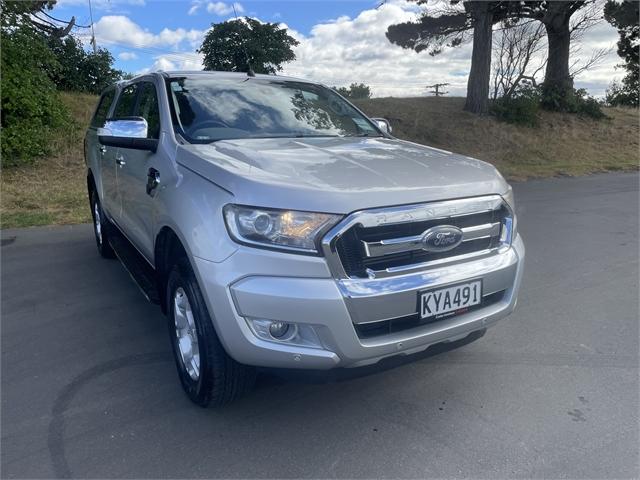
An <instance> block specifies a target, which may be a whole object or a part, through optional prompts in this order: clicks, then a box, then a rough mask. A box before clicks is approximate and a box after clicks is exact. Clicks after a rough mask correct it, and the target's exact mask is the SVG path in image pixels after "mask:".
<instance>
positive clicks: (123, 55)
mask: <svg viewBox="0 0 640 480" xmlns="http://www.w3.org/2000/svg"><path fill="white" fill-rule="evenodd" d="M118 58H119V59H120V60H124V61H127V60H135V59H136V58H138V55H136V54H135V53H134V52H120V53H119V54H118Z"/></svg>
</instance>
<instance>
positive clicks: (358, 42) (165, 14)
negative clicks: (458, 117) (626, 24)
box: [52, 0, 624, 97]
mask: <svg viewBox="0 0 640 480" xmlns="http://www.w3.org/2000/svg"><path fill="white" fill-rule="evenodd" d="M381 4H382V5H381ZM91 5H92V12H93V24H94V30H95V36H96V40H97V44H98V46H99V47H102V48H107V49H108V50H110V51H111V53H112V54H113V56H114V58H115V60H116V62H115V66H116V68H118V69H120V70H123V71H126V72H131V73H135V74H139V73H144V72H148V71H155V70H184V69H187V70H200V69H202V63H201V57H200V55H199V54H197V53H196V49H197V48H198V47H199V46H200V44H201V43H202V39H203V37H204V35H205V33H206V31H207V30H208V29H209V28H210V27H211V24H212V23H219V22H223V21H225V20H229V19H232V18H234V12H233V6H235V8H236V12H237V14H238V15H239V16H250V17H253V18H257V19H259V20H261V21H263V22H276V23H280V24H282V26H283V27H286V28H287V29H288V30H289V33H290V34H291V35H292V36H293V37H295V38H296V39H297V40H298V41H299V42H300V45H299V46H298V47H296V49H295V54H296V60H295V61H294V62H291V63H288V64H285V65H284V69H283V71H282V72H281V73H282V74H285V75H291V76H295V77H301V78H306V79H311V80H314V81H317V82H320V83H324V84H326V85H332V86H333V85H337V86H346V85H349V84H351V83H354V82H355V83H360V82H363V83H366V84H367V85H369V86H370V87H371V89H372V91H373V94H374V96H397V97H402V96H418V95H427V94H428V93H427V92H428V90H427V89H426V88H425V86H426V85H430V84H434V83H449V84H450V85H449V86H448V87H447V91H448V92H449V95H458V96H463V95H465V93H466V83H467V75H468V73H469V67H470V63H471V45H470V44H466V45H463V46H461V47H458V48H455V49H447V50H445V51H444V52H443V53H442V54H440V55H437V56H434V57H432V56H429V55H428V54H427V53H426V52H423V53H420V54H417V53H415V52H413V51H411V50H404V49H402V48H400V47H398V46H395V45H392V44H391V43H390V42H389V41H388V40H387V38H386V37H385V32H386V30H387V27H388V26H389V25H391V24H395V23H399V22H405V21H410V20H413V19H415V18H416V17H417V15H418V14H419V12H420V8H419V7H417V6H416V5H415V3H412V2H407V1H405V0H387V1H386V2H382V1H381V0H321V1H319V0H289V1H276V0H273V1H272V0H253V1H238V2H235V3H232V2H228V1H227V2H224V1H215V0H214V1H211V0H91ZM52 14H53V15H54V16H56V17H58V18H65V19H66V18H70V17H71V15H74V16H75V17H76V20H77V24H78V25H82V26H87V25H90V24H91V15H90V10H89V0H58V3H57V5H56V7H55V8H54V10H53V12H52ZM76 34H78V35H79V36H80V37H81V38H83V40H84V41H85V43H86V44H87V45H88V43H89V38H90V29H89V28H77V29H76ZM617 38H618V35H617V32H616V30H615V29H614V28H613V27H611V26H610V25H609V24H608V23H606V22H604V21H603V22H602V23H600V24H599V25H597V26H596V27H594V28H593V29H592V30H590V31H588V32H587V34H586V35H585V36H584V38H583V39H582V40H581V42H582V47H581V51H580V52H579V53H577V54H576V55H574V58H573V59H572V61H578V62H580V61H581V60H582V61H584V60H586V59H587V58H588V57H589V56H590V54H591V52H592V51H593V50H594V49H596V48H607V49H610V52H609V53H608V54H607V56H606V57H605V58H604V59H603V61H602V62H601V63H600V64H599V65H597V66H596V67H595V68H593V69H590V70H589V71H587V72H584V73H582V74H580V75H579V76H578V77H576V79H575V80H576V87H578V88H586V89H587V90H588V92H589V93H590V94H591V95H594V96H598V97H600V96H602V95H604V93H605V90H606V88H607V86H608V85H609V84H610V83H611V81H612V80H613V79H620V78H622V77H623V76H624V71H623V70H621V69H616V68H615V66H616V64H618V63H620V58H619V57H618V56H617V54H616V52H615V43H616V41H617ZM581 57H582V58H581Z"/></svg>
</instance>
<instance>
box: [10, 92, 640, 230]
mask: <svg viewBox="0 0 640 480" xmlns="http://www.w3.org/2000/svg"><path fill="white" fill-rule="evenodd" d="M62 99H63V101H64V102H65V103H66V104H67V105H68V107H69V109H70V111H71V113H72V115H73V118H74V119H75V126H74V127H73V128H70V129H67V130H65V131H62V132H60V135H59V136H58V137H57V139H56V141H55V143H54V145H52V151H53V152H55V154H54V155H53V156H51V157H49V158H46V159H41V160H38V161H37V162H36V163H35V164H34V165H32V166H28V167H21V168H10V169H4V170H3V171H2V178H1V180H0V185H1V189H2V190H1V195H2V196H1V201H0V226H1V227H2V228H13V227H26V226H33V225H51V224H72V223H83V222H88V221H90V219H91V217H90V212H89V207H88V201H87V196H86V183H85V182H86V180H85V177H84V161H83V151H82V149H83V144H82V139H83V136H84V130H85V127H86V125H87V124H88V123H89V119H90V117H91V114H92V113H93V109H94V107H95V104H96V102H97V97H95V96H93V95H82V94H70V93H63V94H62ZM463 102H464V100H463V99H461V98H433V97H425V98H379V99H371V100H365V101H359V102H357V103H358V105H359V106H360V107H361V108H362V109H363V110H364V111H365V112H366V113H367V114H369V115H371V116H375V117H378V116H379V117H385V118H388V119H389V120H390V121H391V123H392V125H393V128H394V134H395V135H396V136H398V137H400V138H403V139H407V140H411V141H414V142H417V143H423V144H426V145H432V146H434V147H438V148H442V149H445V150H450V151H453V152H457V153H462V154H465V155H469V156H472V157H476V158H480V159H482V160H486V161H488V162H491V163H493V164H494V165H496V166H497V167H498V168H499V169H500V171H502V173H503V174H504V175H505V176H506V177H507V178H510V179H517V180H522V179H526V178H533V177H544V176H555V175H582V174H588V173H595V172H604V171H612V170H632V169H637V168H638V163H639V162H640V152H639V148H640V146H639V143H638V136H639V133H640V125H639V119H638V111H637V110H628V109H606V114H607V115H608V117H609V118H608V119H607V120H603V121H595V120H591V119H584V118H579V117H577V116H575V115H563V114H557V113H549V112H543V113H542V121H541V122H540V127H539V128H529V127H520V126H513V125H508V124H505V123H500V122H497V121H496V120H495V119H493V118H478V117H476V116H474V115H471V114H468V113H466V112H463V111H462V105H463Z"/></svg>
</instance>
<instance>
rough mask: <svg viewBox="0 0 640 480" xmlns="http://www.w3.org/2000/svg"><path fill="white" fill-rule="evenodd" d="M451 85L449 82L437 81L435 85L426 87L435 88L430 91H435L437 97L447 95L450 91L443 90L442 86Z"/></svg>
mask: <svg viewBox="0 0 640 480" xmlns="http://www.w3.org/2000/svg"><path fill="white" fill-rule="evenodd" d="M447 85H449V84H448V83H436V84H434V85H427V86H426V87H425V88H433V90H431V91H430V92H429V93H433V94H434V95H435V96H436V97H441V96H442V95H446V94H447V93H449V92H441V91H440V87H446V86H447Z"/></svg>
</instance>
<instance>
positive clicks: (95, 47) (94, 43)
mask: <svg viewBox="0 0 640 480" xmlns="http://www.w3.org/2000/svg"><path fill="white" fill-rule="evenodd" d="M89 17H91V45H92V46H93V54H94V55H95V54H96V53H97V46H96V32H95V31H94V30H93V9H92V8H91V0H89Z"/></svg>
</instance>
